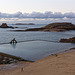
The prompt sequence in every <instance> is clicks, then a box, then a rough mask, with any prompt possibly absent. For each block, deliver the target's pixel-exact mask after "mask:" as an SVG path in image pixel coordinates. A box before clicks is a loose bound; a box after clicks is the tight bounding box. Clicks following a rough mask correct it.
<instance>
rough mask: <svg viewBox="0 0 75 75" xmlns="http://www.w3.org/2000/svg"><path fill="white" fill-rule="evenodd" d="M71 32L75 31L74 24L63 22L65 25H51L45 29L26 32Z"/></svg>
mask: <svg viewBox="0 0 75 75" xmlns="http://www.w3.org/2000/svg"><path fill="white" fill-rule="evenodd" d="M69 30H75V25H74V24H72V23H67V22H63V23H51V24H48V25H47V26H45V27H41V28H31V29H27V30H25V31H50V32H62V31H69Z"/></svg>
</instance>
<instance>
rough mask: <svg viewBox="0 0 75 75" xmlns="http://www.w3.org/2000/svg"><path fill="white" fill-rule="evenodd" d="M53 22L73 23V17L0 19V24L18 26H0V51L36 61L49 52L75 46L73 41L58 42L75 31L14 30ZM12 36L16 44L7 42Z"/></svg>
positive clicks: (74, 34) (74, 19) (71, 35)
mask: <svg viewBox="0 0 75 75" xmlns="http://www.w3.org/2000/svg"><path fill="white" fill-rule="evenodd" d="M55 22H71V23H73V24H75V18H45V19H36V18H34V19H33V18H31V19H30V18H27V19H26V18H25V19H24V18H23V19H5V20H0V25H1V24H2V23H7V24H8V26H13V27H18V28H14V29H11V28H0V52H3V53H6V54H10V55H14V56H17V57H21V58H23V59H25V60H29V61H37V60H39V59H41V58H44V57H47V56H49V55H51V54H55V53H58V52H62V51H65V50H67V49H70V48H73V47H75V44H74V43H60V42H59V41H60V39H61V38H71V37H75V31H66V32H43V31H29V32H21V31H19V32H18V31H17V32H16V31H14V30H26V29H28V28H40V27H44V26H46V25H48V24H50V23H55ZM15 23H34V24H35V25H15ZM13 38H15V39H16V40H17V42H18V43H17V44H10V43H9V42H10V41H11V40H12V39H13Z"/></svg>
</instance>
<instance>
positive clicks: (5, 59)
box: [0, 52, 24, 64]
mask: <svg viewBox="0 0 75 75" xmlns="http://www.w3.org/2000/svg"><path fill="white" fill-rule="evenodd" d="M18 61H24V59H22V58H20V57H16V56H12V55H9V54H5V53H1V52H0V64H10V63H16V62H18Z"/></svg>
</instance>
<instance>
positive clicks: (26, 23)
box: [13, 23, 35, 25]
mask: <svg viewBox="0 0 75 75" xmlns="http://www.w3.org/2000/svg"><path fill="white" fill-rule="evenodd" d="M13 25H35V24H34V23H16V24H13Z"/></svg>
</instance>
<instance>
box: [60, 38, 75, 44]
mask: <svg viewBox="0 0 75 75" xmlns="http://www.w3.org/2000/svg"><path fill="white" fill-rule="evenodd" d="M60 42H63V43H75V37H72V38H69V39H61V40H60Z"/></svg>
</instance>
